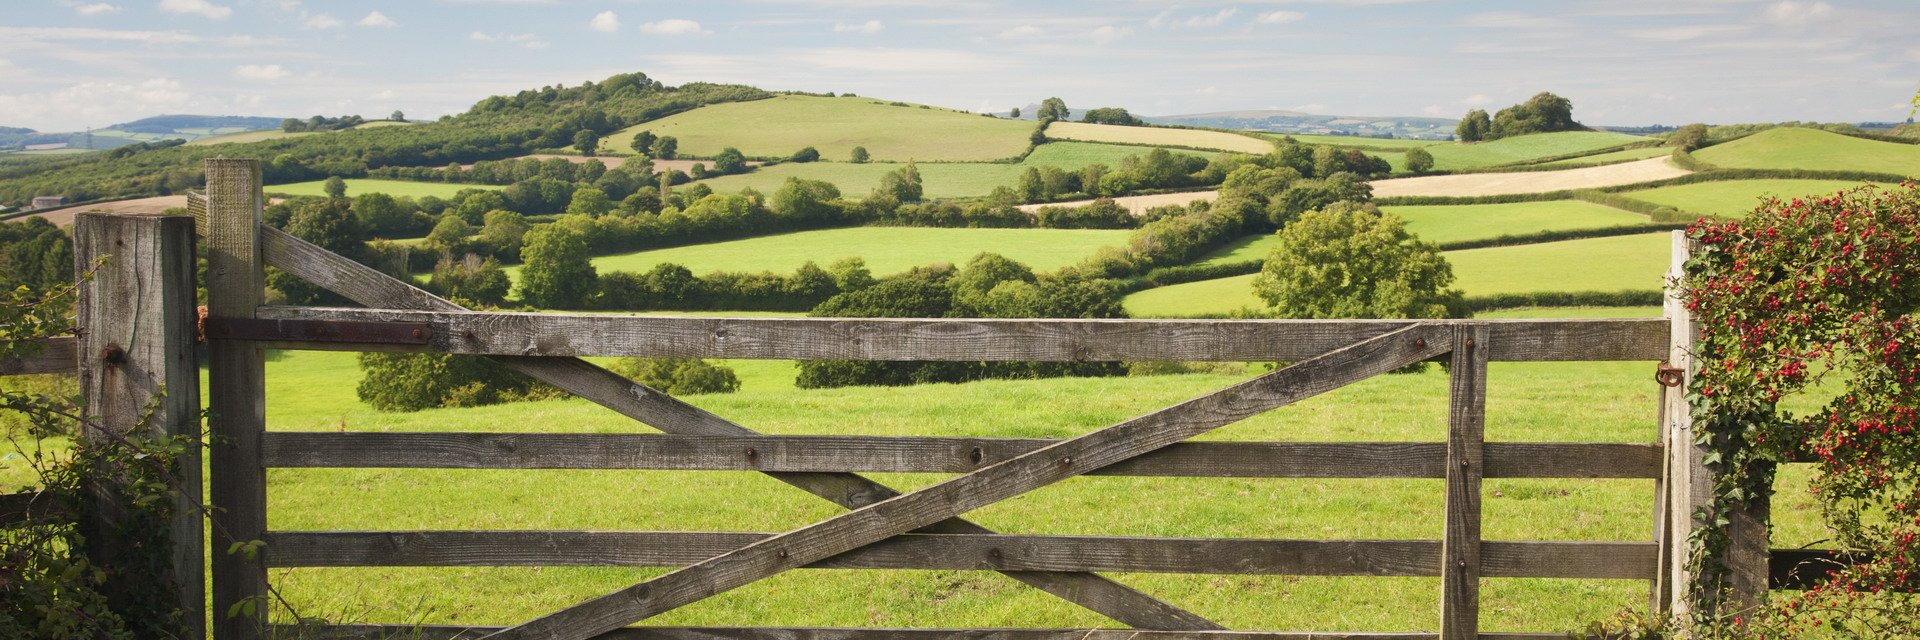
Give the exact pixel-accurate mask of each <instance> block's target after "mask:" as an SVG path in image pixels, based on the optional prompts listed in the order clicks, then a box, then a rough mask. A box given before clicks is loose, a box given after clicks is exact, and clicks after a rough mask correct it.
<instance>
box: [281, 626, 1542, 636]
mask: <svg viewBox="0 0 1920 640" xmlns="http://www.w3.org/2000/svg"><path fill="white" fill-rule="evenodd" d="M277 628H278V629H283V630H285V631H287V632H288V635H289V636H292V634H293V632H295V631H300V632H306V633H314V632H317V633H318V635H302V636H297V637H313V638H316V639H317V640H391V639H393V638H406V639H407V640H477V639H479V638H484V637H487V636H488V635H489V634H492V633H495V632H497V631H499V630H500V627H465V626H452V625H422V626H414V625H325V626H318V627H301V628H296V627H292V626H280V627H277ZM1439 637H1440V636H1439V634H1437V633H1432V632H1426V631H1402V632H1392V631H1388V632H1367V631H1145V630H1138V629H873V628H857V627H632V628H625V629H616V630H613V631H609V632H606V633H603V634H600V635H597V636H594V640H1437V639H1438V638H1439ZM1566 637H1567V634H1565V633H1485V634H1481V635H1480V640H1566Z"/></svg>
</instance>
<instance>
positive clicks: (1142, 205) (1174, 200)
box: [1020, 191, 1220, 216]
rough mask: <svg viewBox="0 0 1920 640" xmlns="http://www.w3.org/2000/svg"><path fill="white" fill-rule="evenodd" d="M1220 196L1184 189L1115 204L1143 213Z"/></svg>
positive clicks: (1029, 207) (1028, 208)
mask: <svg viewBox="0 0 1920 640" xmlns="http://www.w3.org/2000/svg"><path fill="white" fill-rule="evenodd" d="M1218 197H1220V192H1219V191H1182V192H1180V193H1159V194H1154V195H1150V196H1122V197H1119V198H1114V199H1113V202H1114V204H1118V205H1120V206H1121V207H1125V208H1126V210H1127V211H1129V212H1131V213H1133V215H1136V216H1137V215H1141V214H1144V213H1146V212H1147V210H1148V209H1152V208H1154V207H1164V206H1168V205H1175V204H1187V203H1189V202H1194V201H1202V202H1213V199H1214V198H1218ZM1093 203H1094V201H1093V200H1070V201H1067V202H1046V203H1041V204H1023V205H1020V210H1021V211H1025V212H1027V213H1033V212H1035V211H1039V210H1040V208H1041V207H1084V206H1087V205H1090V204H1093Z"/></svg>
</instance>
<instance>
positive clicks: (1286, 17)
mask: <svg viewBox="0 0 1920 640" xmlns="http://www.w3.org/2000/svg"><path fill="white" fill-rule="evenodd" d="M1305 17H1307V14H1304V13H1300V12H1298V11H1268V12H1266V13H1262V14H1260V17H1258V18H1254V22H1258V23H1260V24H1286V23H1289V22H1298V21H1300V19H1301V18H1305Z"/></svg>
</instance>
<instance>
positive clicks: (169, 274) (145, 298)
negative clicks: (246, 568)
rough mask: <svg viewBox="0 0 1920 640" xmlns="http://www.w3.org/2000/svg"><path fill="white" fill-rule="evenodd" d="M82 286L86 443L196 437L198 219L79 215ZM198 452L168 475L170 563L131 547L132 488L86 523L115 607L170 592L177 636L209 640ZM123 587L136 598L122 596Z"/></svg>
mask: <svg viewBox="0 0 1920 640" xmlns="http://www.w3.org/2000/svg"><path fill="white" fill-rule="evenodd" d="M73 238H74V243H73V244H74V262H75V265H76V270H85V269H91V270H92V273H93V276H92V277H91V278H85V279H82V280H80V282H79V285H78V296H77V298H76V302H75V305H74V311H75V324H76V326H77V327H78V328H79V331H78V335H79V337H78V345H77V347H76V349H77V351H78V352H80V353H86V354H93V355H94V357H88V358H80V359H78V366H79V378H80V390H81V394H82V395H83V396H84V397H85V398H86V408H85V413H86V416H87V420H86V422H85V423H84V426H83V429H82V434H83V437H85V438H86V439H88V440H89V441H92V442H95V443H119V442H129V441H130V442H141V443H150V442H155V441H165V440H167V439H169V438H172V437H176V436H178V437H184V438H188V439H190V440H192V441H193V442H196V443H197V442H199V440H200V366H199V364H198V363H197V362H196V361H195V357H194V356H195V354H194V347H195V345H194V334H195V323H196V322H197V313H196V312H195V308H194V251H193V221H192V220H190V219H187V218H174V217H150V216H112V215H105V214H95V213H82V214H80V215H79V217H78V218H77V219H76V220H75V222H74V226H73ZM200 466H201V465H200V448H199V447H198V446H189V447H187V448H186V449H185V450H184V452H183V453H182V455H181V456H180V459H179V460H178V461H176V463H175V464H174V465H173V466H172V468H170V469H168V470H167V472H168V474H170V475H171V476H172V478H170V479H169V480H170V482H171V483H172V484H173V488H174V490H175V491H176V493H175V495H174V498H173V500H172V502H173V505H172V508H173V515H172V518H171V519H170V521H169V522H168V524H167V533H168V538H169V540H168V542H169V551H168V553H169V554H170V557H169V559H168V561H167V562H164V563H155V562H154V561H153V559H152V557H151V550H150V549H148V548H145V546H143V545H145V544H146V543H147V542H149V541H147V540H144V539H135V540H128V539H127V534H126V533H125V532H126V530H127V526H128V523H127V520H126V518H127V517H128V514H127V512H126V506H125V502H124V498H125V493H123V491H125V488H114V489H110V490H109V489H107V488H106V487H96V489H99V490H101V493H99V494H97V495H96V496H95V499H94V504H93V505H92V508H90V509H87V510H86V513H85V515H86V518H85V519H84V520H83V522H82V525H81V526H82V528H83V531H85V532H86V534H87V542H88V555H89V556H90V557H91V558H92V560H93V561H94V566H96V567H99V568H102V569H104V570H105V571H107V573H108V575H110V576H111V577H112V578H111V579H110V580H108V581H107V583H106V585H107V588H106V593H107V597H108V599H109V602H124V601H127V599H137V598H142V597H151V596H150V595H147V594H144V593H141V592H142V591H145V589H146V587H147V585H153V584H167V585H169V586H170V589H171V590H172V592H173V594H172V595H173V596H174V597H175V599H176V600H177V602H178V605H179V606H180V607H181V608H182V610H183V611H185V612H186V616H185V617H184V619H183V623H182V624H183V625H184V626H183V627H182V628H180V629H179V631H182V632H185V633H186V634H187V635H189V636H191V637H201V636H204V635H205V631H204V629H203V628H202V626H203V625H202V623H201V620H202V619H203V618H204V614H203V608H204V607H205V606H206V597H207V596H206V591H205V587H204V584H205V581H206V574H205V573H204V571H203V570H202V568H201V563H202V557H203V556H202V551H203V549H202V546H201V544H202V543H201V527H200V519H201V513H200V502H201V501H200ZM121 587H126V588H132V589H135V591H124V590H122V588H121Z"/></svg>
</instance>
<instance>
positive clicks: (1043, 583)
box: [259, 225, 1223, 631]
mask: <svg viewBox="0 0 1920 640" xmlns="http://www.w3.org/2000/svg"><path fill="white" fill-rule="evenodd" d="M259 229H260V245H261V253H262V254H263V257H264V258H265V262H266V263H267V264H270V265H272V266H275V267H278V268H280V269H282V270H285V271H287V272H288V273H291V274H293V275H295V276H298V277H300V278H301V279H304V280H306V281H308V282H311V283H313V284H315V285H317V286H320V287H321V288H324V289H327V290H329V291H332V292H334V293H338V294H340V295H342V296H346V297H347V298H348V299H350V300H353V301H354V302H357V303H359V304H363V305H367V306H369V307H374V308H391V309H415V310H428V311H465V310H467V309H466V308H465V307H462V306H460V305H457V304H454V303H453V302H451V301H448V300H446V299H445V298H441V297H439V296H436V295H433V294H432V293H429V292H427V291H424V290H421V289H420V288H418V287H415V286H413V285H411V284H408V283H405V282H402V281H400V280H397V279H395V278H393V277H391V276H388V275H386V274H384V273H380V272H379V271H378V270H375V269H373V268H372V267H368V266H366V265H362V264H360V263H358V262H354V261H352V260H349V259H347V258H343V257H341V256H338V255H335V254H333V253H331V252H328V251H327V250H326V249H322V248H320V247H318V246H315V245H313V244H311V243H308V242H306V241H304V240H301V239H299V238H296V237H294V236H292V235H290V234H288V233H286V232H284V231H281V230H279V229H275V228H273V227H269V226H266V225H261V226H260V227H259ZM489 357H490V358H492V359H493V360H495V361H497V362H500V363H501V364H503V365H506V366H507V367H508V368H510V369H513V370H515V371H519V372H520V373H524V374H527V375H529V376H532V377H534V378H536V379H538V380H540V381H541V382H545V383H547V384H550V385H553V386H555V387H558V388H560V389H562V390H565V391H567V392H568V393H572V394H574V395H577V396H579V397H582V398H585V399H587V400H589V401H591V402H594V403H596V404H599V405H601V406H604V407H606V408H608V409H612V410H613V411H615V412H618V413H620V414H621V415H624V416H627V417H629V418H632V419H634V420H637V421H640V422H642V423H645V424H648V425H651V426H653V427H654V428H657V429H659V430H661V431H664V432H666V433H673V434H683V435H718V436H742V435H747V436H750V435H759V433H758V432H756V431H753V430H751V429H748V428H746V427H743V426H741V425H739V424H737V423H734V422H732V421H729V420H727V419H726V418H722V417H720V416H717V415H714V414H713V413H710V412H708V411H706V410H704V409H701V408H699V407H696V406H693V405H691V404H687V403H685V402H682V401H681V400H679V399H678V398H674V397H673V396H670V395H667V394H665V393H661V392H659V391H657V390H654V389H652V388H650V387H647V386H646V385H642V384H639V383H636V382H634V381H632V380H629V379H627V378H626V377H624V376H621V375H620V374H617V373H613V372H611V371H607V370H606V369H604V368H601V367H599V366H597V365H594V364H593V363H590V362H587V361H585V360H581V359H579V358H571V357H540V356H489ZM767 475H769V476H772V477H773V478H775V479H777V480H780V481H781V482H785V483H787V484H789V485H793V486H795V487H798V488H800V489H802V490H805V491H807V492H808V493H812V494H814V495H816V496H820V497H822V498H825V499H827V500H829V501H832V502H833V503H835V504H838V505H840V506H842V507H845V508H848V509H859V508H861V507H865V506H868V505H871V504H874V503H878V502H881V501H884V500H887V499H889V498H892V497H895V496H898V495H900V493H899V492H898V491H895V490H893V489H892V488H889V487H887V486H886V485H883V484H881V483H879V482H875V481H873V480H871V479H868V478H866V477H865V476H862V475H859V474H856V473H794V472H770V473H767ZM919 532H920V533H957V534H968V533H975V534H980V533H993V531H992V530H991V529H988V528H986V527H983V526H980V525H978V524H974V523H973V522H971V521H968V520H965V519H961V518H949V519H945V520H942V521H938V522H932V523H928V524H926V525H923V526H922V527H920V528H919ZM1000 573H1001V574H1003V575H1006V576H1007V577H1009V578H1013V579H1015V580H1018V581H1020V582H1023V583H1026V584H1027V585H1030V586H1033V587H1036V588H1038V589H1040V590H1042V591H1045V592H1047V593H1051V594H1053V595H1055V596H1058V597H1060V598H1061V599H1064V600H1066V601H1068V602H1072V603H1074V604H1077V605H1080V606H1082V607H1086V608H1087V609H1090V610H1092V611H1094V612H1095V613H1099V614H1101V615H1105V616H1107V617H1109V618H1112V619H1114V620H1116V621H1119V622H1121V623H1123V624H1126V625H1128V626H1132V627H1136V628H1141V629H1161V630H1188V631H1202V630H1218V629H1222V628H1223V627H1221V626H1220V625H1219V624H1216V623H1214V622H1213V621H1211V620H1208V619H1206V618H1203V617H1201V616H1199V615H1197V614H1194V613H1192V612H1190V611H1187V610H1185V609H1181V608H1180V607H1177V606H1174V605H1173V604H1170V603H1167V602H1165V601H1162V600H1160V599H1158V598H1155V597H1153V596H1150V595H1147V594H1145V593H1142V592H1140V591H1137V590H1135V589H1133V588H1132V587H1129V586H1127V585H1124V584H1121V583H1119V582H1116V581H1114V580H1112V579H1110V578H1107V577H1105V576H1102V575H1099V574H1096V573H1089V572H1050V571H1001V572H1000Z"/></svg>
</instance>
